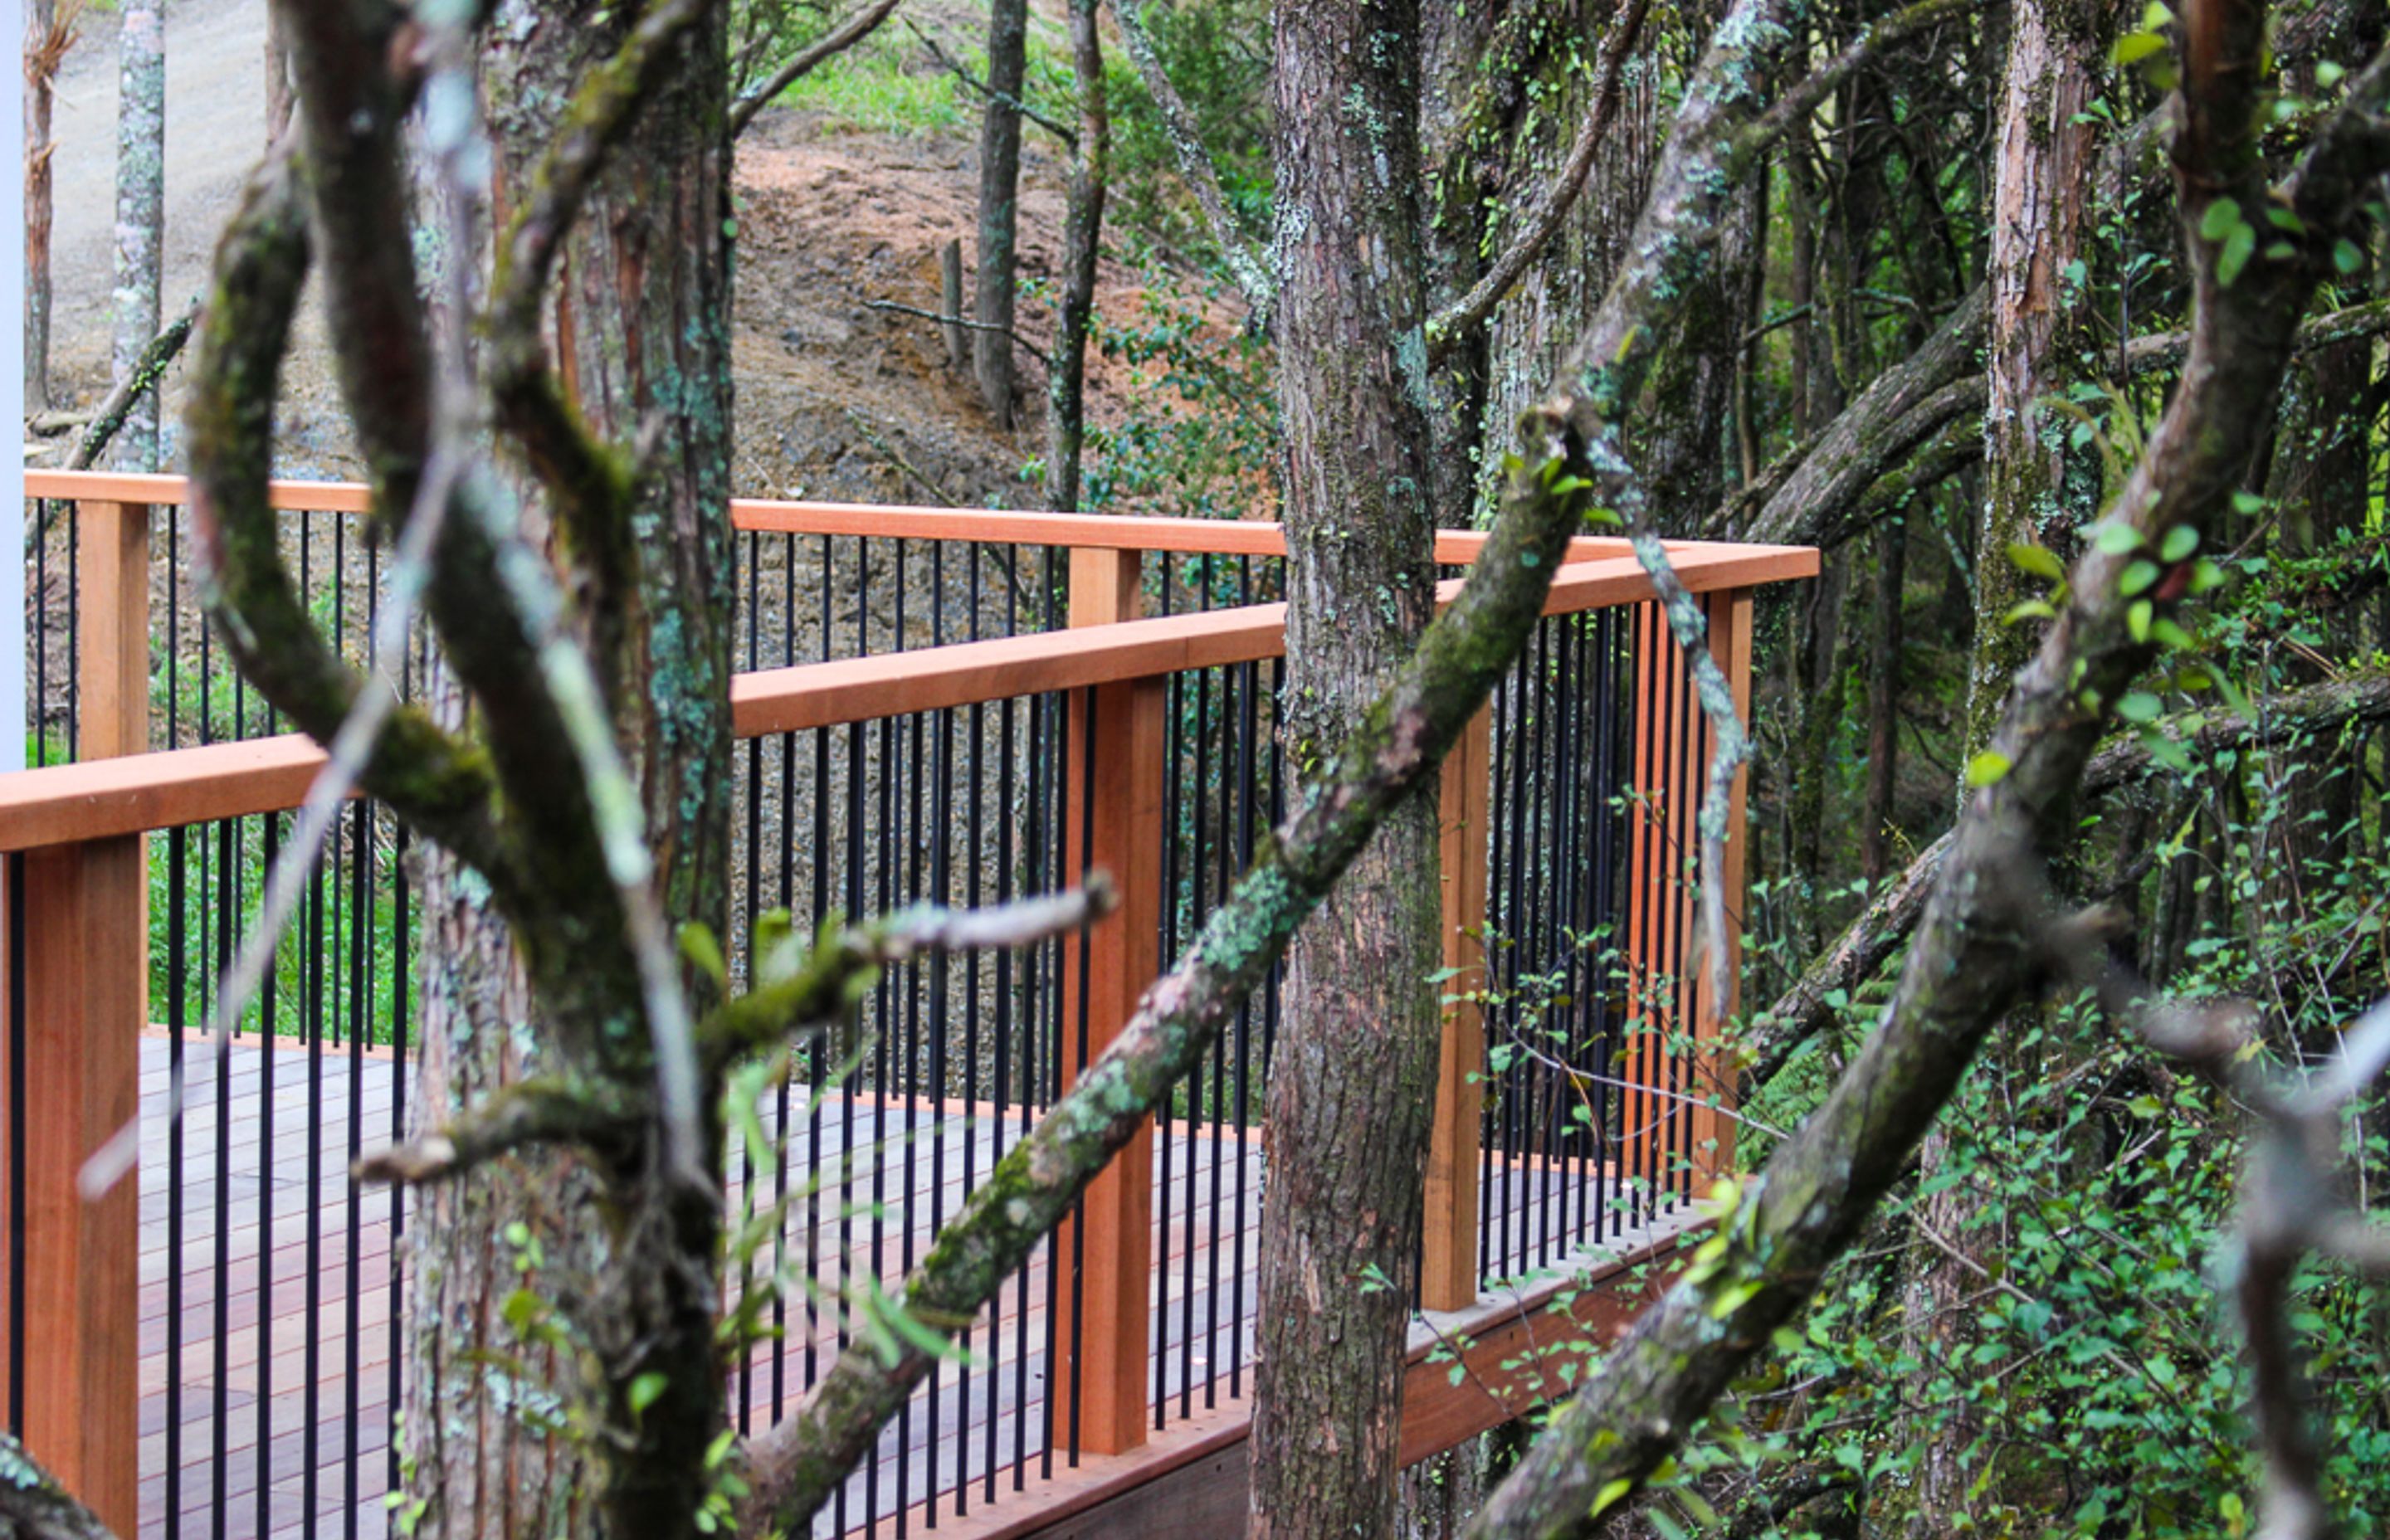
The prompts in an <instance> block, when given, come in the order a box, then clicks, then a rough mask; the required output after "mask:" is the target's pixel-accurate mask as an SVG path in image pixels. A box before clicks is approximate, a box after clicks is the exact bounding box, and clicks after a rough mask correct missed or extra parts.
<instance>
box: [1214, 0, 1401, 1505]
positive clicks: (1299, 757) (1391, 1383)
mask: <svg viewBox="0 0 2390 1540" xmlns="http://www.w3.org/2000/svg"><path fill="white" fill-rule="evenodd" d="M1419 28H1420V18H1419V10H1418V8H1417V6H1415V5H1412V4H1404V3H1400V0H1397V3H1393V4H1380V3H1371V0H1325V3H1319V4H1312V5H1304V6H1280V7H1279V10H1278V13H1277V22H1276V52H1277V65H1276V70H1275V72H1274V86H1275V93H1276V100H1275V107H1276V111H1277V135H1278V143H1277V160H1278V176H1279V182H1278V210H1277V212H1278V218H1279V222H1280V229H1281V236H1280V250H1281V251H1282V253H1283V255H1282V262H1283V264H1284V265H1283V289H1282V291H1281V295H1280V298H1279V311H1278V320H1277V325H1278V340H1279V401H1280V408H1281V411H1282V414H1283V417H1284V420H1285V426H1286V433H1287V476H1286V526H1287V547H1288V554H1289V557H1290V560H1289V562H1288V575H1287V586H1288V595H1289V598H1290V601H1291V606H1290V613H1289V617H1288V622H1287V658H1288V661H1289V665H1290V666H1289V677H1288V684H1287V690H1286V693H1285V696H1284V697H1283V700H1284V704H1283V705H1282V707H1281V712H1282V713H1283V716H1284V731H1285V733H1286V736H1287V738H1288V746H1289V750H1290V751H1291V755H1292V758H1293V762H1294V764H1296V765H1297V766H1298V767H1308V766H1309V765H1310V764H1312V762H1313V760H1314V759H1315V757H1316V756H1317V753H1318V752H1319V751H1320V749H1321V747H1322V746H1324V745H1327V744H1330V743H1333V742H1335V741H1337V740H1338V739H1339V738H1341V737H1342V735H1343V733H1344V732H1345V731H1346V730H1347V729H1348V728H1349V727H1350V726H1352V725H1354V724H1355V723H1356V721H1357V720H1358V717H1359V713H1360V712H1362V710H1363V709H1364V708H1365V707H1366V706H1367V704H1368V701H1369V700H1370V699H1371V698H1372V696H1373V695H1374V694H1375V692H1376V691H1377V690H1378V689H1379V688H1380V687H1381V686H1382V685H1383V684H1384V683H1385V681H1386V679H1387V678H1388V676H1389V674H1391V672H1392V670H1393V669H1394V666H1395V665H1396V664H1397V663H1398V662H1399V661H1401V660H1402V659H1403V658H1405V657H1406V656H1407V654H1408V653H1409V651H1410V649H1411V647H1412V645H1413V642H1414V639H1415V638H1416V637H1417V635H1419V633H1420V630H1421V629H1422V628H1423V627H1424V626H1425V624H1426V622H1427V620H1428V617H1429V614H1430V610H1431V607H1432V602H1433V577H1434V569H1433V566H1432V565H1431V558H1432V555H1433V533H1434V519H1433V511H1432V506H1431V497H1432V488H1433V480H1432V478H1433V469H1432V468H1431V467H1430V466H1429V465H1428V464H1427V463H1426V462H1427V459H1428V451H1429V445H1430V443H1431V441H1430V438H1429V430H1428V422H1427V414H1428V409H1429V406H1428V404H1429V402H1430V400H1431V399H1432V394H1431V387H1430V382H1429V379H1428V371H1427V366H1426V348H1425V345H1424V321H1425V316H1424V314H1423V307H1424V289H1423V278H1422V263H1421V257H1420V215H1419V202H1418V198H1419V190H1418V189H1419V153H1418V140H1417V132H1418V127H1417V125H1418V112H1419V80H1418V73H1417V71H1418V68H1419V58H1420V34H1419ZM1437 869H1438V866H1437V829H1436V821H1435V804H1434V802H1433V800H1432V799H1430V798H1427V797H1414V798H1412V799H1411V800H1410V801H1408V802H1406V803H1405V804H1404V805H1402V806H1401V807H1400V808H1399V809H1398V810H1396V811H1394V813H1392V814H1391V815H1389V817H1388V819H1387V821H1386V823H1385V824H1384V826H1383V827H1381V828H1380V830H1379V832H1378V835H1377V838H1376V839H1375V840H1374V841H1372V842H1371V843H1370V845H1369V846H1368V849H1367V850H1365V851H1364V852H1363V853H1362V854H1361V855H1360V857H1359V858H1358V859H1357V860H1356V861H1355V863H1354V865H1353V866H1352V868H1351V869H1350V870H1349V871H1348V872H1347V873H1346V874H1345V877H1344V879H1343V880H1342V881H1341V882H1339V883H1338V884H1337V886H1336V888H1335V890H1334V892H1332V893H1331V894H1330V896H1329V899H1328V901H1327V902H1326V903H1325V904H1324V905H1321V907H1320V909H1319V911H1318V912H1317V914H1316V915H1315V916H1314V917H1313V918H1312V920H1311V922H1310V924H1309V925H1308V926H1307V927H1306V928H1305V929H1304V930H1303V932H1302V933H1301V935H1300V936H1299V937H1298V938H1297V941H1296V943H1295V945H1294V948H1293V950H1292V952H1291V962H1290V966H1289V969H1288V973H1287V982H1286V991H1287V995H1286V1000H1287V1006H1286V1016H1285V1020H1286V1024H1285V1026H1284V1027H1282V1028H1281V1029H1280V1032H1279V1040H1278V1046H1277V1054H1276V1059H1275V1060H1274V1063H1273V1065H1272V1069H1271V1077H1270V1088H1269V1115H1268V1120H1267V1122H1266V1123H1265V1125H1264V1128H1265V1139H1266V1151H1267V1156H1268V1159H1269V1161H1270V1200H1269V1202H1268V1204H1267V1205H1266V1207H1265V1209H1264V1212H1263V1233H1262V1245H1261V1256H1262V1271H1261V1281H1260V1289H1259V1294H1260V1301H1261V1327H1260V1343H1259V1345H1260V1351H1261V1363H1260V1366H1259V1368H1258V1369H1257V1371H1256V1377H1255V1395H1256V1403H1255V1407H1254V1413H1253V1531H1252V1533H1253V1534H1254V1535H1256V1536H1258V1537H1263V1540H1296V1537H1309V1536H1326V1535H1337V1536H1360V1537H1362V1540H1380V1537H1384V1536H1388V1535H1390V1534H1392V1531H1393V1526H1394V1516H1395V1508H1396V1505H1395V1475H1396V1472H1397V1466H1396V1462H1395V1456H1396V1449H1397V1443H1398V1439H1397V1435H1398V1434H1399V1432H1400V1428H1401V1419H1402V1380H1403V1375H1402V1369H1401V1364H1402V1358H1403V1345H1404V1341H1405V1337H1406V1335H1407V1331H1408V1328H1409V1324H1410V1312H1411V1302H1412V1298H1413V1295H1414V1291H1415V1288H1416V1282H1417V1275H1418V1264H1417V1261H1416V1258H1417V1251H1418V1247H1419V1237H1420V1194H1421V1184H1422V1182H1423V1180H1424V1176H1425V1171H1426V1161H1427V1145H1428V1128H1429V1120H1430V1118H1431V1117H1432V1115H1433V1104H1434V1090H1433V1082H1434V1078H1435V1063H1436V1051H1437V1039H1438V1032H1439V1022H1438V1012H1437V1007H1436V997H1435V992H1434V990H1433V986H1431V985H1430V983H1429V982H1428V976H1429V974H1430V972H1431V971H1432V970H1433V969H1434V967H1435V963H1436V957H1437V929H1438V927H1437V912H1438V886H1439V884H1438V881H1437V876H1436V874H1437Z"/></svg>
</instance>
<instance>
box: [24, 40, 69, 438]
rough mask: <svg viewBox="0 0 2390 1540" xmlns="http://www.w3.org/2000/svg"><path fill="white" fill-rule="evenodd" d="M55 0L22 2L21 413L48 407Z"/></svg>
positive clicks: (60, 43) (57, 44)
mask: <svg viewBox="0 0 2390 1540" xmlns="http://www.w3.org/2000/svg"><path fill="white" fill-rule="evenodd" d="M64 52H65V40H64V39H63V38H61V37H59V36H58V0H28V4H27V5H26V6H25V412H26V415H27V416H29V417H30V416H32V414H33V413H35V412H46V411H48V410H49V408H50V152H51V150H52V149H53V148H55V147H54V146H53V145H52V143H51V140H50V109H51V108H52V106H53V105H54V103H55V100H56V97H57V80H58V56H59V55H60V54H62V53H64Z"/></svg>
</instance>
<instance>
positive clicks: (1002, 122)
mask: <svg viewBox="0 0 2390 1540" xmlns="http://www.w3.org/2000/svg"><path fill="white" fill-rule="evenodd" d="M1028 57H1029V5H1028V0H994V3H993V4H992V5H990V6H989V7H988V13H987V101H986V106H985V108H984V109H983V111H982V114H981V117H980V129H979V287H978V289H977V291H976V293H975V294H974V296H973V304H972V306H971V312H972V315H973V317H974V318H975V319H976V320H977V321H978V322H979V324H980V325H979V329H977V330H975V331H973V332H972V334H971V359H972V368H973V371H974V373H976V375H977V376H978V378H979V394H980V400H981V401H983V402H984V403H985V404H986V405H987V409H988V413H989V415H990V416H992V417H995V418H996V427H997V428H999V429H1001V430H1005V431H1007V432H1009V431H1010V430H1011V429H1012V312H1013V298H1014V296H1013V289H1014V287H1015V283H1016V279H1017V260H1016V251H1015V246H1016V241H1017V237H1018V226H1019V224H1020V213H1021V109H1020V108H1019V106H1018V105H1016V104H1017V103H1019V102H1020V100H1021V92H1022V83H1023V82H1024V80H1025V78H1026V76H1027V73H1028Z"/></svg>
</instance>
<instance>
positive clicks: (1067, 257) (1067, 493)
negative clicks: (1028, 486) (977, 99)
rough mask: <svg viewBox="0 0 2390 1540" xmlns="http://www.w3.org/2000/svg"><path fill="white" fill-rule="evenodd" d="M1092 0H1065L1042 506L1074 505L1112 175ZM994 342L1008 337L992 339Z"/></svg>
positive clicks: (1065, 508) (1062, 508) (1070, 508)
mask: <svg viewBox="0 0 2390 1540" xmlns="http://www.w3.org/2000/svg"><path fill="white" fill-rule="evenodd" d="M1097 3H1098V0H1071V72H1072V74H1073V77H1074V78H1075V80H1076V82H1077V84H1078V89H1079V144H1078V148H1077V150H1076V152H1075V153H1074V155H1073V158H1072V161H1071V188H1070V194H1069V205H1068V208H1067V210H1066V212H1064V214H1063V219H1062V275H1061V286H1060V294H1059V296H1058V298H1057V301H1056V304H1055V326H1054V364H1053V367H1052V369H1051V370H1050V371H1049V372H1048V374H1047V380H1046V506H1047V507H1049V508H1053V509H1055V510H1056V511H1058V512H1061V513H1075V512H1077V511H1078V507H1079V455H1080V450H1081V448H1082V446H1083V445H1084V443H1085V442H1086V379H1087V331H1088V322H1089V320H1090V318H1091V317H1092V316H1093V315H1094V313H1095V305H1096V263H1097V260H1098V258H1099V254H1100V252H1101V249H1102V242H1103V234H1104V190H1105V179H1106V178H1107V177H1108V176H1109V175H1110V174H1111V112H1110V110H1109V109H1108V107H1107V105H1106V103H1105V101H1104V45H1103V38H1102V36H1101V35H1100V34H1099V32H1098V30H1097V25H1096V6H1097ZM998 340H999V341H1005V340H1006V339H998Z"/></svg>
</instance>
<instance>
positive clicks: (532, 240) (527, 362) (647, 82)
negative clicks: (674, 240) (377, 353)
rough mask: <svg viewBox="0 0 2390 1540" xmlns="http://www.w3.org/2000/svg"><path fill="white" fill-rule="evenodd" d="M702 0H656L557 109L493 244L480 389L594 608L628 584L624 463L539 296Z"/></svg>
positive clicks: (603, 607)
mask: <svg viewBox="0 0 2390 1540" xmlns="http://www.w3.org/2000/svg"><path fill="white" fill-rule="evenodd" d="M710 3H711V0H660V3H659V4H656V5H654V6H650V7H649V9H648V10H647V12H646V13H645V14H644V15H642V16H641V17H640V18H639V20H638V22H637V24H636V26H634V27H633V28H632V29H631V32H630V35H629V36H628V37H626V38H624V39H623V43H622V45H621V46H620V47H619V48H617V49H616V50H615V52H614V56H613V58H610V59H609V60H607V61H606V63H605V64H603V65H602V66H600V67H599V68H598V70H597V71H594V72H592V74H591V75H590V76H589V78H588V80H587V81H586V82H585V83H583V85H582V87H581V89H580V91H579V92H578V93H577V94H576V95H575V96H573V98H572V103H571V104H570V105H569V106H568V107H567V108H566V109H565V110H564V112H563V113H562V115H561V116H560V118H559V122H558V123H557V127H556V133H555V136H554V137H553V138H552V139H551V140H550V141H549V143H548V147H547V152H546V155H545V156H543V157H542V158H541V160H540V161H539V163H538V165H537V166H536V167H534V168H533V171H532V173H531V174H530V176H529V178H528V179H527V183H528V187H527V191H526V192H525V193H524V195H523V196H522V198H521V199H520V202H519V204H518V205H517V207H516V209H515V211H514V214H513V217H512V218H511V219H510V220H509V221H508V225H507V228H506V230H505V232H504V233H503V234H501V235H500V236H499V237H498V241H497V270H496V272H495V275H494V276H493V277H492V280H491V295H490V309H489V319H488V328H487V329H488V333H489V345H488V371H489V372H488V378H489V384H490V395H491V398H492V400H493V401H495V403H496V404H497V408H498V417H499V421H500V423H501V424H502V425H503V426H504V427H505V428H506V430H508V433H510V434H511V435H512V436H513V438H514V439H515V442H516V443H518V444H519V445H520V447H521V449H522V451H523V455H524V457H525V458H526V459H527V460H528V461H529V462H530V465H531V468H532V469H533V472H534V473H535V474H537V475H538V477H539V479H540V482H541V484H542V485H544V486H545V487H546V488H547V491H548V493H549V494H550V495H551V497H552V498H553V499H554V503H555V508H554V512H555V517H556V521H557V528H558V533H559V535H560V536H561V537H562V540H563V543H564V545H565V546H566V548H567V550H568V551H569V552H570V554H571V555H572V558H574V559H576V560H577V561H579V562H580V563H581V564H582V565H583V566H584V567H585V569H586V571H587V574H588V577H589V579H590V581H591V582H592V583H593V584H594V585H595V587H596V590H597V593H598V596H599V597H598V602H597V603H595V604H594V605H593V606H592V609H593V610H594V611H596V612H598V613H601V614H604V613H611V612H612V611H613V610H614V608H615V603H616V602H619V601H618V597H619V596H621V595H623V594H625V593H627V592H628V591H629V589H630V587H631V585H632V582H633V578H632V565H633V562H634V559H635V558H634V556H633V552H632V545H631V533H630V529H629V508H630V499H631V481H632V468H631V466H630V464H629V462H628V460H627V459H626V458H625V457H624V456H622V455H620V454H618V453H616V452H615V451H614V450H612V449H610V448H609V447H608V446H607V445H605V444H604V443H600V442H599V440H598V437H597V435H596V434H594V433H592V432H591V431H590V430H589V428H588V426H587V424H585V423H584V422H583V421H582V419H581V415H580V413H579V412H577V411H576V410H575V409H574V408H573V406H572V403H571V402H570V401H568V400H567V399H566V398H565V394H564V391H563V388H562V386H561V385H560V384H559V382H558V380H557V379H556V375H555V373H554V370H553V368H552V367H551V366H550V362H549V358H548V352H547V338H546V330H545V327H544V325H543V321H544V316H543V314H542V302H543V299H544V297H545V296H546V292H547V286H548V279H549V278H550V276H552V275H553V274H554V272H555V269H556V258H557V254H558V252H559V250H561V249H562V245H563V242H564V237H565V234H566V232H568V231H569V230H571V229H572V225H573V221H574V220H575V219H576V218H577V217H578V216H579V214H580V212H581V209H582V205H583V204H584V203H585V202H586V201H587V199H588V197H589V193H590V189H591V188H592V187H593V186H596V184H597V181H598V176H599V174H600V173H602V172H603V171H604V170H605V169H606V165H607V162H608V161H609V160H610V158H611V156H612V154H613V151H614V149H615V148H616V147H617V146H619V145H620V144H621V143H622V140H623V135H625V134H627V133H628V132H629V131H630V126H631V123H632V121H633V117H634V114H635V113H636V109H637V108H638V107H639V105H640V104H641V103H642V102H644V101H646V100H647V99H648V97H649V96H650V95H651V94H652V93H653V91H654V89H655V85H656V83H657V82H658V81H659V80H660V79H661V78H662V75H663V73H664V71H666V70H668V69H670V68H671V67H672V65H673V63H674V56H675V51H676V50H677V49H678V48H679V46H680V45H681V43H682V41H683V39H684V38H685V37H686V36H687V32H688V31H689V29H690V28H691V27H692V26H694V25H695V24H696V23H697V22H698V20H699V19H701V18H702V17H703V16H704V15H705V12H706V10H707V8H708V6H709V4H710ZM601 650H606V649H603V648H601Z"/></svg>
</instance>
